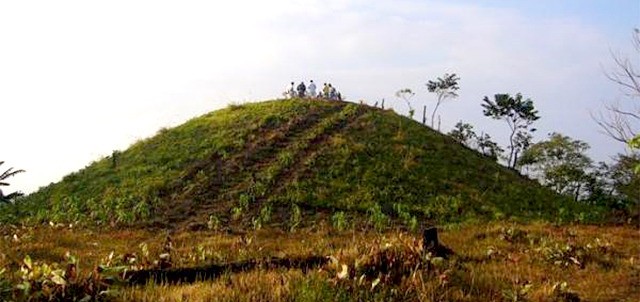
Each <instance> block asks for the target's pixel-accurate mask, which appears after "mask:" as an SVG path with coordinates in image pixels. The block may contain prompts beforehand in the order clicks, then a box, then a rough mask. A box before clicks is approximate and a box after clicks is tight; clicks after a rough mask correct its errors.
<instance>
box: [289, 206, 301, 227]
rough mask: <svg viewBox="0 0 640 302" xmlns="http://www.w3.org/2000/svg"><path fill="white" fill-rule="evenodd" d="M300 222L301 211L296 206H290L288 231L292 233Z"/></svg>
mask: <svg viewBox="0 0 640 302" xmlns="http://www.w3.org/2000/svg"><path fill="white" fill-rule="evenodd" d="M301 222H302V211H301V210H300V207H299V206H298V205H297V204H293V205H292V206H291V218H290V220H289V230H290V231H292V232H293V231H294V230H295V229H296V228H297V227H298V226H299V225H300V223H301Z"/></svg>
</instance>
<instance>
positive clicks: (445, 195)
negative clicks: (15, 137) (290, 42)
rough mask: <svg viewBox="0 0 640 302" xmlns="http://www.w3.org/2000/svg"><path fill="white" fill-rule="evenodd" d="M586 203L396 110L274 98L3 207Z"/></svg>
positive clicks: (507, 212)
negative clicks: (560, 192) (559, 194)
mask: <svg viewBox="0 0 640 302" xmlns="http://www.w3.org/2000/svg"><path fill="white" fill-rule="evenodd" d="M577 206H578V205H577V204H575V203H573V202H571V201H570V200H567V199H564V198H561V197H559V196H557V195H556V194H554V193H552V192H551V191H549V190H547V189H545V188H542V187H540V186H539V185H537V183H535V182H533V181H530V180H528V179H526V178H524V177H522V176H520V175H518V174H517V173H515V172H514V171H510V170H508V169H506V168H504V167H502V166H500V165H498V164H497V163H495V162H493V161H492V160H490V159H488V158H486V157H484V156H482V155H480V154H478V153H477V152H475V151H472V150H469V149H467V148H465V147H463V146H461V145H460V144H458V143H456V142H455V141H453V140H452V139H450V138H449V137H447V136H444V135H442V134H440V133H438V132H436V131H433V130H432V129H430V128H428V127H425V126H423V125H421V124H419V123H417V122H415V121H412V120H410V119H408V118H406V117H403V116H399V115H397V114H396V113H394V112H393V111H389V110H386V111H385V110H380V109H377V108H371V107H368V106H364V105H356V104H350V103H344V102H328V101H321V100H276V101H268V102H262V103H254V104H244V105H232V106H229V107H228V108H226V109H222V110H218V111H215V112H212V113H209V114H205V115H203V116H200V117H197V118H194V119H192V120H190V121H188V122H186V123H184V124H182V125H180V126H178V127H175V128H172V129H163V130H161V131H160V132H159V133H158V134H157V135H155V136H154V137H151V138H148V139H145V140H143V141H139V142H137V143H136V144H134V145H132V146H131V147H130V148H129V149H127V150H125V151H121V152H114V154H113V155H111V156H109V157H106V158H103V159H101V160H99V161H97V162H94V163H92V164H90V165H88V166H87V167H86V168H84V169H82V170H80V171H78V172H75V173H72V174H70V175H68V176H66V177H65V178H64V179H63V180H62V181H61V182H59V183H55V184H51V185H49V186H48V187H45V188H42V189H41V190H39V191H37V192H35V193H33V194H31V195H29V196H27V197H25V198H23V199H22V200H20V201H19V202H18V203H17V204H16V205H15V206H11V207H3V208H2V209H0V220H5V221H11V220H13V221H15V220H30V221H56V222H75V221H84V222H92V223H93V222H97V223H111V224H114V223H115V224H138V223H154V224H160V225H163V226H171V227H175V226H187V225H191V226H207V225H208V226H210V227H217V226H220V225H226V224H228V223H237V224H242V225H252V226H254V227H260V226H262V225H267V224H275V225H280V226H284V227H295V226H296V225H298V224H300V223H304V222H305V221H309V220H312V219H316V218H317V219H320V218H323V219H324V218H326V219H327V220H328V221H329V222H330V223H333V224H334V225H341V224H349V223H351V222H353V221H367V222H368V223H370V224H371V225H374V226H378V227H384V226H385V225H388V223H389V222H391V221H394V222H400V223H405V224H407V225H409V226H415V224H416V223H419V222H424V221H436V222H444V223H446V222H455V221H461V220H464V219H469V218H474V219H494V218H503V217H514V218H541V219H548V220H556V219H558V218H560V219H573V218H575V217H574V216H575V214H580V213H582V215H584V212H581V211H579V210H578V209H577V208H576V207H577ZM583 218H584V217H583Z"/></svg>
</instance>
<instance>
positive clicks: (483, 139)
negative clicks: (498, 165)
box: [477, 133, 504, 160]
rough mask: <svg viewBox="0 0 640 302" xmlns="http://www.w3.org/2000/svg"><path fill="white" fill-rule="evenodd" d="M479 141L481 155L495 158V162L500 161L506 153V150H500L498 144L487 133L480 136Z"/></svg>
mask: <svg viewBox="0 0 640 302" xmlns="http://www.w3.org/2000/svg"><path fill="white" fill-rule="evenodd" d="M477 141H478V150H479V151H480V153H482V154H483V155H485V156H489V157H491V158H493V160H498V158H500V156H501V155H502V153H503V152H504V149H502V148H500V146H498V144H497V143H496V142H494V141H492V140H491V136H490V135H489V134H487V133H482V134H480V136H478V139H477Z"/></svg>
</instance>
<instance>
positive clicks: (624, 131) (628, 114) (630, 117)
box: [591, 29, 640, 144]
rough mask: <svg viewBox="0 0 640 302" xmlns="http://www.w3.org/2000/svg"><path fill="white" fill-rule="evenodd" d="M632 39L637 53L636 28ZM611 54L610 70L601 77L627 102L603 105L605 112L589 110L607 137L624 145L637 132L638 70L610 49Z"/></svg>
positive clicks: (639, 50)
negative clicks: (620, 90)
mask: <svg viewBox="0 0 640 302" xmlns="http://www.w3.org/2000/svg"><path fill="white" fill-rule="evenodd" d="M632 41H633V45H634V48H635V50H636V52H637V54H640V30H638V29H635V30H634V32H633V39H632ZM611 57H612V58H613V62H614V71H611V72H605V76H606V77H607V78H608V79H609V80H610V81H611V82H613V83H615V84H616V85H618V86H619V87H620V88H621V89H622V91H623V92H624V94H625V95H626V96H627V101H628V102H626V104H624V105H625V106H623V105H621V104H620V103H614V104H608V105H605V109H606V114H605V113H603V112H599V113H598V114H597V115H594V114H593V113H591V118H592V119H593V120H594V121H595V122H596V123H597V124H598V126H600V128H601V129H602V130H604V133H605V134H606V135H607V136H609V137H611V138H613V139H614V140H616V141H619V142H622V143H625V144H626V143H627V142H628V141H629V140H630V139H631V138H633V137H634V136H636V135H637V134H638V133H639V131H638V128H640V106H639V104H640V102H639V101H640V72H638V68H637V66H634V65H633V63H632V61H631V60H630V59H629V58H627V57H623V56H622V55H619V54H615V53H613V52H611Z"/></svg>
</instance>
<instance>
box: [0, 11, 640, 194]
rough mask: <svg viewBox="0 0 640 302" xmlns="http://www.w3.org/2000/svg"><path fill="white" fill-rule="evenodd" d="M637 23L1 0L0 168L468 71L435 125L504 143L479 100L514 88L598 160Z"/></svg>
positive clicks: (626, 16) (33, 185)
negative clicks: (261, 103)
mask: <svg viewBox="0 0 640 302" xmlns="http://www.w3.org/2000/svg"><path fill="white" fill-rule="evenodd" d="M639 23H640V3H639V2H638V1H637V0H629V1H626V0H625V1H623V0H620V1H608V0H601V1H595V0H594V1H587V0H585V1H577V0H567V1H555V0H543V1H538V0H536V1H533V0H531V1H471V0H469V1H462V0H458V1H427V0H367V1H365V0H341V1H338V0H330V1H327V0H323V1H320V0H291V1H285V0H281V1H249V0H235V1H135V0H128V1H86V0H84V1H67V0H60V1H28V0H26V1H0V110H1V112H2V113H3V114H2V121H3V125H4V131H3V132H2V135H1V136H0V141H1V146H2V147H1V148H0V160H4V161H6V163H5V165H3V166H2V167H0V168H3V169H7V168H9V167H16V168H21V169H25V170H27V173H23V174H20V175H18V176H16V177H14V178H12V179H10V182H11V183H12V186H11V187H10V188H9V189H8V190H6V191H14V190H22V191H25V192H31V191H33V190H35V189H37V188H38V187H40V186H44V185H47V184H48V183H50V182H55V181H58V180H60V179H61V177H62V176H64V175H66V174H68V173H71V172H73V171H76V170H78V169H80V168H82V167H84V166H86V165H88V164H89V163H91V161H93V160H97V159H99V158H100V157H102V156H105V155H108V154H110V153H111V151H112V150H116V149H120V150H123V149H125V148H127V147H128V146H129V145H131V144H132V143H133V142H135V141H136V140H138V139H141V138H145V137H148V136H151V135H153V134H154V133H155V132H156V131H157V130H158V129H160V128H161V127H167V126H175V125H178V124H180V123H182V122H184V121H186V120H187V119H189V118H191V117H194V116H197V115H200V114H204V113H206V112H209V111H212V110H215V109H219V108H222V107H225V106H226V105H227V104H229V103H232V102H245V101H257V100H266V99H273V98H277V97H279V96H280V95H281V91H282V90H283V88H284V86H285V85H286V84H287V83H288V82H290V81H292V80H295V81H296V82H299V81H301V80H304V81H308V80H309V79H314V80H315V82H317V83H323V82H331V83H333V84H334V85H336V86H337V87H338V88H339V89H340V90H341V91H342V93H343V94H344V95H345V96H346V97H347V98H348V99H349V100H352V101H356V100H360V99H364V100H367V101H368V102H369V103H371V104H373V103H374V102H375V101H377V100H380V99H382V98H385V99H386V100H387V104H389V105H392V106H393V107H395V108H396V110H397V111H399V112H401V113H405V112H406V108H405V105H404V103H402V102H400V101H398V100H395V98H394V93H395V91H397V90H399V89H401V88H411V89H412V90H414V91H416V92H417V95H416V97H415V98H414V103H415V106H416V107H419V108H421V106H422V105H423V104H426V105H427V106H428V107H427V108H428V110H432V109H433V105H434V103H435V102H434V100H435V97H434V96H433V95H429V94H428V93H427V91H426V87H425V86H424V83H426V82H427V81H428V80H429V79H434V78H436V77H438V76H441V75H442V74H444V73H445V72H449V73H451V72H455V73H458V74H459V75H460V77H461V78H462V79H461V81H460V86H461V90H460V97H459V98H458V99H457V100H455V101H452V102H448V103H446V104H443V105H442V106H441V108H440V109H439V113H440V114H441V115H442V122H443V127H442V128H443V130H444V131H448V130H449V129H450V127H451V126H452V125H453V124H455V123H456V122H457V121H458V120H460V119H462V120H465V121H467V122H470V123H472V124H474V125H475V127H476V130H477V131H478V132H480V131H482V130H483V131H486V132H489V133H490V134H491V135H492V136H493V137H494V138H496V139H499V140H500V141H501V142H505V137H506V125H505V124H502V123H500V122H498V121H492V120H489V119H487V118H485V117H483V116H482V108H481V107H480V103H481V101H482V98H483V97H484V96H485V95H488V96H492V95H493V94H496V93H514V94H515V93H517V92H522V93H523V94H524V95H525V96H526V97H530V98H532V99H533V100H534V102H535V104H536V106H537V107H538V108H539V110H540V114H541V115H542V119H541V120H540V121H539V123H538V125H537V126H538V128H539V129H540V133H539V134H538V136H537V137H536V139H544V138H545V137H546V133H548V132H552V131H558V132H562V133H563V134H566V135H569V136H571V137H573V138H576V139H581V140H584V141H587V142H588V143H589V144H591V146H592V153H591V155H592V156H593V157H594V158H595V159H597V160H604V159H607V157H608V156H611V155H614V154H615V153H617V152H623V151H624V147H623V146H622V145H621V144H617V143H615V142H613V141H612V140H610V139H608V138H607V137H606V136H604V135H602V134H600V133H599V130H598V128H597V126H596V125H595V123H594V122H593V121H592V119H591V118H590V116H589V112H590V111H597V110H599V109H600V108H602V104H603V103H604V102H607V101H612V100H618V99H619V100H624V99H623V98H622V93H621V92H620V91H619V90H618V88H617V87H616V86H615V85H612V84H611V83H610V82H608V81H607V79H606V78H605V77H604V75H603V71H604V70H606V69H608V68H610V67H611V66H612V63H611V61H612V60H611V54H610V51H614V52H619V53H621V54H628V55H629V56H630V57H631V58H632V59H634V60H635V62H636V63H638V60H640V58H638V57H637V53H635V54H634V53H633V52H632V50H631V32H632V29H633V28H634V27H638V26H639Z"/></svg>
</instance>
